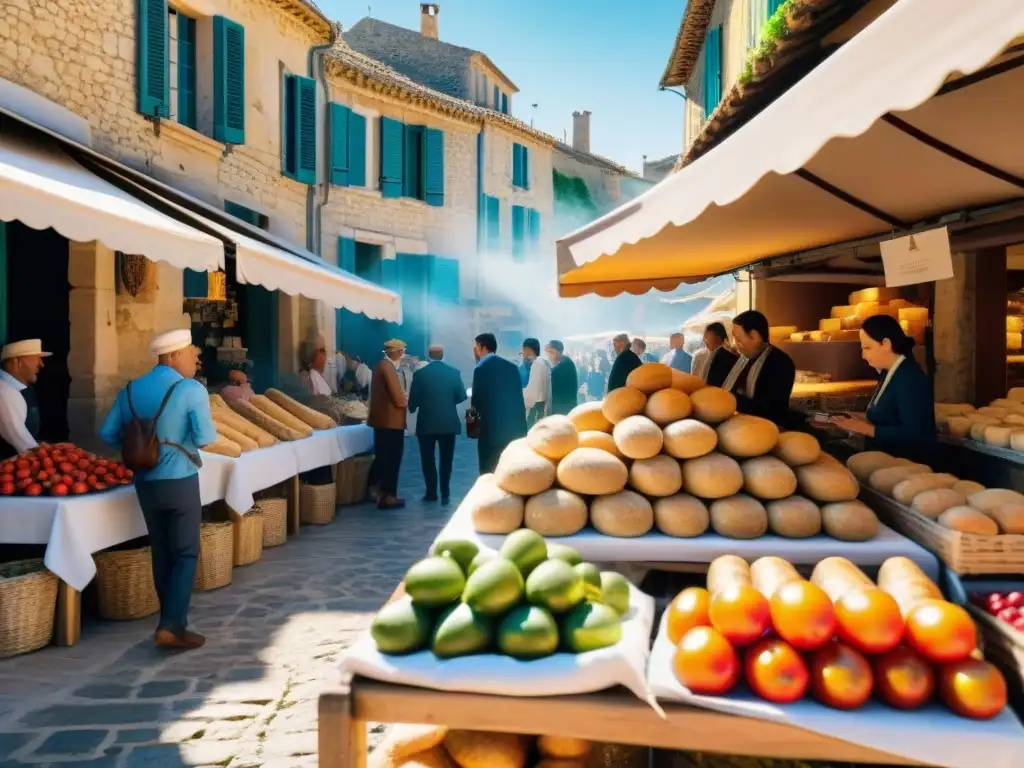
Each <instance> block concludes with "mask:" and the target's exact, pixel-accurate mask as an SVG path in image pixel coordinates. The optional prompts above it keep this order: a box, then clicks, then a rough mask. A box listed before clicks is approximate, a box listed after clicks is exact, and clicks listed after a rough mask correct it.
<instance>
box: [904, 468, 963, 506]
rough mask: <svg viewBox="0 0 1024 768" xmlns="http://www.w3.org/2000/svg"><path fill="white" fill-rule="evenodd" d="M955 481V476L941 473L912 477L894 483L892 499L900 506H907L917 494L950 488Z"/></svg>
mask: <svg viewBox="0 0 1024 768" xmlns="http://www.w3.org/2000/svg"><path fill="white" fill-rule="evenodd" d="M956 481H957V479H956V476H955V475H947V474H945V473H942V472H938V473H936V472H929V473H926V474H921V475H914V476H913V477H908V478H907V479H906V480H901V481H900V482H898V483H896V485H894V486H893V489H892V497H893V498H894V499H896V501H898V502H899V503H900V504H907V505H909V504H910V503H911V502H912V501H913V500H914V497H915V496H917V494H919V493H924V492H925V491H930V490H933V489H934V488H952V487H953V485H954V484H955V483H956Z"/></svg>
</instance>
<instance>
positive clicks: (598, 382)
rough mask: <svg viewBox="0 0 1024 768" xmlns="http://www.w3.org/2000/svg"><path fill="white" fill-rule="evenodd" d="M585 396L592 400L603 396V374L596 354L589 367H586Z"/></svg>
mask: <svg viewBox="0 0 1024 768" xmlns="http://www.w3.org/2000/svg"><path fill="white" fill-rule="evenodd" d="M586 383H587V396H588V397H590V398H591V399H593V400H601V399H602V398H604V386H605V380H604V374H603V373H601V363H600V361H599V360H598V358H597V356H596V355H595V356H594V360H593V362H592V363H591V365H590V367H589V368H588V369H587V382H586Z"/></svg>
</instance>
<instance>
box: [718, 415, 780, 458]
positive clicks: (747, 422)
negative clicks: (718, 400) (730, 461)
mask: <svg viewBox="0 0 1024 768" xmlns="http://www.w3.org/2000/svg"><path fill="white" fill-rule="evenodd" d="M777 442H779V428H778V427H777V426H775V423H774V422H771V421H768V419H762V418H761V417H760V416H749V415H747V414H745V413H738V414H736V415H735V416H733V417H732V418H730V419H728V420H726V421H724V422H723V423H721V424H719V425H718V450H720V451H721V452H722V453H724V454H726V455H728V456H733V457H735V458H737V459H746V458H749V457H751V456H764V455H765V454H766V453H768V452H769V451H771V449H772V448H774V447H775V444H776V443H777Z"/></svg>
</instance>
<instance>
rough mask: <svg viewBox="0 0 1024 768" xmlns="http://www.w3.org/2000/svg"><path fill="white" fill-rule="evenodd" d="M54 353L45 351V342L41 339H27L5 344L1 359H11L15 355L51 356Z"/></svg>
mask: <svg viewBox="0 0 1024 768" xmlns="http://www.w3.org/2000/svg"><path fill="white" fill-rule="evenodd" d="M52 354H53V353H52V352H43V342H42V341H41V340H40V339H25V340H23V341H12V342H11V343H10V344H4V348H3V351H0V360H10V359H11V358H13V357H50V356H51V355H52Z"/></svg>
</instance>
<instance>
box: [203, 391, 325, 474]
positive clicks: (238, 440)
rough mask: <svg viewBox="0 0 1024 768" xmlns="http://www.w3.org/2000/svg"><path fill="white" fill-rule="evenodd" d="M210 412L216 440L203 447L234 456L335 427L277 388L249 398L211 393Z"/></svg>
mask: <svg viewBox="0 0 1024 768" xmlns="http://www.w3.org/2000/svg"><path fill="white" fill-rule="evenodd" d="M210 415H211V416H212V417H213V424H214V426H215V427H216V428H217V440H216V442H215V443H213V445H208V446H205V447H204V448H203V450H204V451H206V452H208V453H219V454H220V455H222V456H230V457H231V458H234V459H237V458H238V457H239V456H241V455H242V454H243V453H247V452H248V451H255V450H257V449H259V448H267V447H269V446H271V445H274V444H275V443H277V442H278V441H280V440H301V439H302V438H304V437H309V436H310V435H312V434H313V430H315V429H330V428H331V427H334V426H337V425H336V424H335V423H334V421H333V420H332V419H331V418H330V417H329V416H325V415H324V414H322V413H318V412H317V411H314V410H313V409H312V408H307V407H306V406H305V405H303V404H302V403H300V402H299V401H297V400H295V399H293V398H291V397H288V395H286V394H285V393H284V392H281V391H280V390H277V389H268V390H267V391H266V394H263V395H254V396H253V397H252V398H250V399H249V400H248V401H244V400H232V402H231V404H230V405H229V404H228V403H227V402H225V400H224V398H222V397H221V396H220V395H210Z"/></svg>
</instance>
